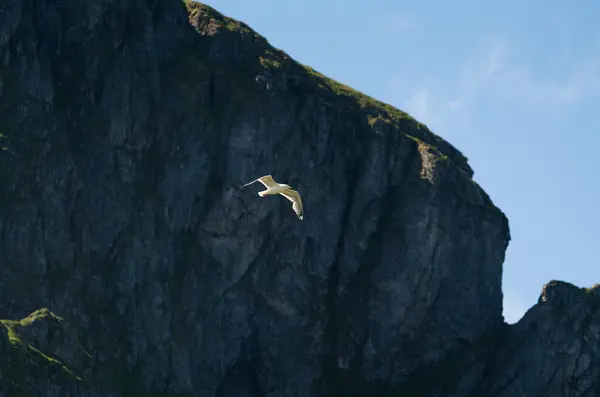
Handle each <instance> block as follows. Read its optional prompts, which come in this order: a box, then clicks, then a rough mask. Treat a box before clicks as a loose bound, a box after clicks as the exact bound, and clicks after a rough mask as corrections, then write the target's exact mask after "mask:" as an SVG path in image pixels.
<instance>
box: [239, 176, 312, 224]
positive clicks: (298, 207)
mask: <svg viewBox="0 0 600 397" xmlns="http://www.w3.org/2000/svg"><path fill="white" fill-rule="evenodd" d="M254 182H260V183H262V184H263V185H264V186H265V187H266V188H267V190H263V191H262V192H258V195H259V196H260V197H265V196H268V195H273V194H281V195H282V196H283V197H285V198H286V199H288V200H290V201H291V202H292V203H293V205H292V208H293V209H294V212H296V215H297V216H298V219H303V218H304V212H303V210H302V199H300V195H299V194H298V192H297V191H295V190H292V187H291V186H290V185H286V184H285V183H277V182H275V181H274V180H273V177H272V176H271V175H265V176H263V177H260V178H258V179H255V180H253V181H252V182H250V183H246V184H245V185H244V186H243V187H246V186H248V185H251V184H253V183H254Z"/></svg>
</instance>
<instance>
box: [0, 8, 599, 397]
mask: <svg viewBox="0 0 600 397" xmlns="http://www.w3.org/2000/svg"><path fill="white" fill-rule="evenodd" d="M0 133H2V137H3V139H2V147H4V148H5V150H2V151H0V252H2V255H1V256H0V318H6V319H12V320H13V322H12V323H11V322H6V321H5V322H4V323H3V324H5V325H6V324H9V325H10V324H13V325H14V323H15V322H14V320H15V319H19V318H23V317H25V316H27V315H29V314H30V313H32V312H34V311H35V310H37V309H39V308H48V309H49V310H50V311H51V312H48V313H50V314H51V313H55V314H56V315H57V316H60V317H61V318H62V319H64V322H65V323H68V324H69V331H64V330H63V331H61V333H59V334H60V335H63V334H65V333H72V334H73V335H77V336H78V338H77V345H78V346H79V347H80V348H81V349H83V350H84V351H85V352H88V354H89V357H88V356H87V355H86V354H83V355H81V354H75V353H70V354H60V355H59V356H60V360H59V361H60V362H62V363H64V364H65V365H66V366H67V367H68V368H73V371H75V372H76V373H77V376H76V377H75V378H74V377H73V376H71V377H69V376H67V375H65V374H64V373H63V372H61V371H59V373H60V374H62V375H61V376H62V377H61V378H60V380H57V379H55V375H53V372H49V371H51V370H50V369H44V370H40V371H38V370H37V368H42V369H43V366H41V365H38V364H39V363H38V364H36V365H30V366H31V368H32V370H31V371H29V370H28V369H27V368H29V367H28V364H27V363H28V362H29V361H31V360H33V358H32V357H34V358H35V359H39V357H38V356H39V354H38V355H37V356H36V354H37V353H36V352H35V351H33V353H32V350H31V349H30V348H29V347H27V346H30V347H33V348H34V349H37V350H39V351H41V352H42V353H43V354H44V355H46V356H48V357H54V356H53V354H56V349H57V348H56V347H55V346H57V345H56V343H57V342H56V338H50V337H49V336H48V334H44V333H43V332H42V334H41V336H38V338H37V339H35V340H33V341H31V342H27V343H25V344H19V343H16V344H15V343H11V342H10V326H5V327H4V328H5V331H6V332H4V333H3V332H0V348H1V349H2V350H0V354H1V355H2V356H3V357H12V356H13V355H14V357H16V358H15V360H17V361H18V362H19V363H22V365H21V364H20V365H21V367H19V368H22V370H20V372H18V374H20V375H19V376H21V375H22V377H23V378H20V377H19V376H16V375H15V376H13V375H14V372H10V371H12V369H14V368H15V367H14V365H13V364H11V363H10V362H8V361H6V360H8V359H6V360H5V361H0V396H3V395H2V393H5V395H7V396H11V397H12V396H13V395H15V396H16V395H18V396H23V397H26V396H29V395H32V396H44V397H45V396H55V395H56V396H59V395H60V396H94V397H95V396H112V395H114V396H180V397H181V396H202V397H204V396H206V397H209V396H216V397H239V396H248V397H263V396H264V397H267V396H268V397H288V396H289V397H292V396H298V397H304V396H312V397H323V396H338V395H340V396H341V395H343V396H349V397H351V396H400V395H410V396H414V395H423V396H427V395H431V396H434V395H439V396H452V395H463V396H488V395H489V396H496V395H498V396H509V395H532V396H533V395H542V394H539V393H547V394H543V395H549V396H555V395H556V396H559V395H565V394H564V391H565V390H568V394H566V395H568V396H595V395H598V394H597V393H598V388H599V386H598V384H599V381H598V376H597V364H598V351H597V349H596V350H594V347H593V346H592V345H593V343H594V341H596V345H595V346H598V344H597V340H598V314H597V313H598V308H597V305H595V302H596V301H595V300H594V298H590V297H591V296H595V295H589V296H590V297H588V298H586V299H585V300H583V301H581V302H579V301H578V303H576V304H575V303H573V304H575V305H579V306H577V307H579V308H580V310H576V309H572V306H570V305H571V303H569V302H572V301H571V300H569V299H570V298H568V297H569V296H570V295H569V292H568V291H566V290H565V291H566V292H565V291H561V290H556V289H549V290H548V291H555V292H548V293H547V294H546V293H545V294H544V296H546V295H547V296H554V297H553V298H551V299H550V301H552V302H563V301H564V302H566V303H561V305H564V307H565V308H567V309H565V310H566V312H567V313H569V312H570V313H571V315H570V316H571V317H560V315H556V316H558V317H553V316H551V315H550V313H549V312H552V310H551V309H549V308H551V307H553V306H552V303H548V302H542V303H540V304H538V306H536V307H535V308H533V309H532V310H531V311H530V312H529V313H528V314H527V316H526V317H525V319H524V320H522V321H521V322H520V323H519V324H518V325H515V326H511V327H508V326H506V324H504V321H503V318H502V291H501V275H502V263H503V261H504V255H505V250H506V248H507V245H508V242H509V240H510V234H509V229H508V221H507V219H506V217H505V216H504V214H503V213H502V212H501V211H500V210H499V209H498V208H497V207H496V206H495V205H494V204H493V203H492V201H491V200H490V198H489V197H488V196H487V194H486V193H485V192H484V191H483V190H482V189H481V188H480V187H479V186H478V185H477V184H476V183H475V182H474V181H473V180H472V176H473V171H472V170H471V168H470V167H469V165H468V163H467V159H466V158H465V157H464V156H463V155H462V154H461V153H460V152H459V151H458V150H457V149H456V148H454V147H453V146H452V145H451V144H450V143H448V142H446V141H444V140H443V139H442V138H440V137H438V136H437V135H435V134H433V133H432V132H430V131H429V130H428V129H427V127H425V126H424V125H422V124H420V123H418V122H417V121H415V120H414V119H412V118H411V117H410V116H408V115H407V114H405V113H403V112H401V111H399V110H397V109H394V108H392V107H391V106H389V105H386V104H383V103H380V102H378V101H375V100H374V99H372V98H369V97H366V96H364V95H362V94H360V93H358V92H356V91H354V90H352V89H351V88H349V87H346V86H343V85H341V84H339V83H337V82H335V81H333V80H331V79H329V78H327V77H325V76H322V75H320V74H319V73H318V72H316V71H314V70H312V69H311V68H309V67H307V66H304V65H301V64H299V63H297V62H296V61H294V60H293V59H292V58H290V57H289V56H288V55H287V54H285V53H283V52H281V51H279V50H277V49H275V48H273V47H271V46H270V45H269V44H268V42H267V41H266V40H265V39H264V38H263V37H261V36H260V35H258V34H257V33H255V32H254V31H252V30H251V29H250V28H249V27H248V26H246V25H245V24H243V23H241V22H239V21H235V20H232V19H229V18H227V17H224V16H223V15H221V14H219V13H218V12H217V11H215V10H213V9H212V8H210V7H207V6H204V5H202V4H199V3H186V4H184V3H181V2H179V1H158V0H154V1H152V0H147V1H141V0H120V1H116V0H114V1H113V0H101V1H94V2H82V1H75V0H64V1H62V2H54V1H50V0H38V1H36V2H33V1H28V0H4V1H2V3H0ZM264 174H272V175H273V176H274V178H275V179H276V180H277V181H279V182H283V183H288V184H290V185H292V186H293V187H294V188H295V189H296V190H298V191H299V192H300V194H301V195H302V197H303V202H304V208H305V218H304V220H303V221H299V220H298V219H297V218H296V216H295V214H294V213H293V211H292V209H291V208H290V205H289V202H288V201H287V200H285V199H284V198H281V197H267V198H264V199H263V198H259V197H258V196H257V195H256V192H257V191H258V186H257V185H252V186H250V187H247V188H245V189H241V185H242V184H244V183H246V182H249V181H251V180H253V179H255V178H257V177H259V176H262V175H264ZM573 288H574V287H573ZM552 294H554V295H552ZM586 296H587V295H586ZM561 297H562V298H561ZM559 306H560V305H559ZM582 311H584V312H585V313H588V314H586V315H585V316H583V314H582ZM594 313H596V314H594ZM565 316H566V314H565ZM594 316H595V317H594ZM45 318H46V319H47V320H44V321H52V320H51V318H53V317H52V316H50V315H49V314H48V315H47V316H46V317H45ZM587 319H593V321H592V320H590V321H589V322H587ZM578 320H581V322H580V323H578V324H579V328H577V330H571V331H570V330H569V329H567V328H568V325H573V324H575V323H576V321H578ZM553 321H557V322H559V323H560V324H562V328H561V327H559V328H557V329H559V330H561V331H553V330H554V329H555V327H553V324H554V322H553ZM536 324H537V325H536ZM594 324H595V325H594ZM573 326H574V325H573ZM28 327H29V328H28ZM28 327H26V329H31V326H28ZM536 327H537V328H536ZM60 329H63V328H60ZM536 329H537V330H539V331H536ZM583 329H586V330H588V331H586V332H587V333H585V332H583V331H581V330H583ZM544 330H545V331H544ZM0 331H2V327H0ZM28 332H29V331H28ZM538 332H541V333H539V334H538ZM540 335H541V336H540ZM586 335H587V336H586ZM538 337H540V338H541V339H539V340H538V339H536V338H538ZM61 338H62V339H60V340H63V341H65V340H66V341H67V342H60V343H59V344H58V346H63V347H62V349H63V350H65V349H66V350H69V349H71V350H69V351H72V352H75V351H78V350H77V349H75V347H76V346H75V345H74V343H75V342H74V339H72V338H71V339H69V338H67V337H66V336H64V335H63V336H61ZM584 338H588V339H589V341H587V339H584ZM594 338H596V339H594ZM13 339H14V338H13ZM13 341H14V340H13ZM501 344H506V346H509V347H510V348H507V349H499V348H498V346H501ZM65 346H66V347H65ZM68 346H70V347H68ZM502 346H504V345H502ZM523 346H528V348H527V349H526V348H524V347H523ZM563 346H570V347H569V348H568V349H567V350H568V351H569V352H571V354H573V358H572V359H571V360H570V361H566V360H563V359H559V358H558V357H559V353H558V352H559V351H562V350H560V349H562V348H563ZM540 349H546V350H548V349H550V350H551V349H555V351H556V352H557V353H556V357H557V358H555V359H552V360H545V359H543V354H544V353H543V352H542V353H541V354H542V355H541V356H540ZM569 349H570V350H569ZM61 351H62V350H61ZM548 351H549V350H548ZM552 351H554V350H552ZM34 353H35V354H34ZM523 354H526V357H529V356H530V355H533V356H534V357H537V358H536V359H534V360H533V361H531V362H530V361H528V360H529V359H528V358H524V356H523ZM536 354H537V355H538V356H535V355H536ZM561 354H562V353H561ZM83 357H86V358H83ZM580 357H585V358H580ZM36 363H37V361H36ZM11 368H12V369H11ZM52 368H54V367H52ZM590 368H592V369H590ZM32 371H33V372H32ZM52 371H54V369H52ZM594 371H596V372H594ZM9 373H11V374H13V375H11V376H8V375H7V374H9ZM542 373H543V376H541V375H540V374H542ZM514 374H526V375H523V379H521V378H520V375H519V376H518V377H519V379H520V380H519V381H518V382H517V381H514V380H513V379H514V376H515V375H514ZM567 376H570V377H575V378H576V379H577V381H576V385H575V383H567ZM594 376H595V378H594ZM77 377H79V378H81V379H77ZM32 384H33V385H38V388H37V389H36V387H33V388H32V386H31V385H32ZM573 385H574V386H573ZM42 386H43V387H42ZM549 390H550V392H548V391H549ZM6 393H9V394H6ZM10 393H12V394H10ZM14 393H19V394H14ZM503 393H504V394H503ZM519 393H521V394H519ZM528 393H533V394H528ZM535 393H537V394H535ZM552 393H554V394H552ZM560 393H563V394H560ZM585 393H588V394H585ZM590 393H596V394H590Z"/></svg>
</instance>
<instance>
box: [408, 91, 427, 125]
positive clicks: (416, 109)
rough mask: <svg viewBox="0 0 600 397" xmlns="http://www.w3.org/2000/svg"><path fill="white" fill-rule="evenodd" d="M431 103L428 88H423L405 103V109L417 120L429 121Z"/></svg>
mask: <svg viewBox="0 0 600 397" xmlns="http://www.w3.org/2000/svg"><path fill="white" fill-rule="evenodd" d="M429 102H430V100H429V92H428V90H427V88H425V87H422V88H420V89H418V90H417V91H416V92H414V93H413V95H412V96H411V97H410V98H408V99H406V100H405V101H404V107H405V109H406V111H407V112H408V113H410V114H411V115H412V116H413V117H415V118H416V119H418V120H429V119H430V118H431V113H430V103H429Z"/></svg>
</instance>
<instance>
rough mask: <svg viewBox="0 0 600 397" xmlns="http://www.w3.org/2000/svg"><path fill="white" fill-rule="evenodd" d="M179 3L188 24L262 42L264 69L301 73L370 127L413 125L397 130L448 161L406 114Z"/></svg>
mask: <svg viewBox="0 0 600 397" xmlns="http://www.w3.org/2000/svg"><path fill="white" fill-rule="evenodd" d="M183 2H184V4H185V6H186V8H187V11H188V17H189V20H190V22H191V23H193V21H195V20H196V18H197V17H198V15H199V14H201V13H202V14H205V15H208V16H210V18H211V25H212V26H215V27H224V28H225V29H227V30H228V31H230V32H239V34H241V35H243V36H253V37H254V42H256V43H259V42H260V43H262V54H261V55H259V56H258V62H260V64H261V65H262V67H264V68H265V69H268V70H276V69H283V68H286V69H287V72H291V73H294V72H297V71H300V74H304V76H307V77H308V78H312V79H314V81H315V83H316V85H317V87H321V88H324V89H326V90H328V91H330V92H332V93H333V94H334V95H336V96H338V97H341V98H347V99H349V100H350V102H351V103H355V104H356V105H357V106H358V107H359V108H360V109H362V110H363V112H364V115H365V117H366V118H367V122H368V124H369V125H370V126H371V127H373V126H374V125H375V124H377V123H383V124H388V125H391V126H394V127H398V126H399V122H401V121H409V122H411V123H414V124H413V125H414V128H415V129H416V130H417V131H418V132H417V133H416V135H419V136H415V133H414V132H413V133H408V132H403V131H400V133H402V135H404V136H406V137H407V138H409V139H411V140H413V141H415V142H416V143H417V144H418V145H420V146H419V147H421V146H423V145H425V146H427V147H429V148H431V149H433V151H434V153H432V154H434V155H435V156H436V157H437V158H438V159H439V160H442V161H444V160H447V159H448V156H447V155H446V154H444V153H442V152H441V150H440V149H439V148H438V147H436V146H435V145H434V144H433V142H432V141H435V140H436V139H441V140H442V141H444V139H443V138H440V137H437V136H436V135H435V134H434V133H432V132H431V131H430V130H429V129H428V128H427V126H425V125H424V124H422V123H420V122H419V121H417V120H416V119H415V118H413V117H412V116H410V115H409V114H408V113H406V112H404V111H402V110H400V109H398V108H396V107H394V106H392V105H390V104H387V103H385V102H382V101H379V100H377V99H375V98H373V97H370V96H368V95H366V94H364V93H362V92H360V91H357V90H355V89H353V88H352V87H350V86H348V85H346V84H343V83H340V82H339V81H336V80H334V79H332V78H330V77H327V76H325V75H323V74H322V73H319V72H317V71H316V70H315V69H313V68H312V67H310V66H307V65H304V64H301V63H300V62H297V61H296V60H294V59H293V58H291V57H290V56H289V55H288V54H286V53H285V52H283V51H281V50H279V49H277V48H275V47H273V46H272V45H270V44H269V43H268V41H267V39H266V38H264V37H263V36H261V35H260V34H258V33H257V32H255V31H254V30H252V29H251V28H250V27H249V26H248V25H246V24H245V23H243V22H241V21H238V20H235V19H233V18H230V17H227V16H225V15H223V14H222V13H220V12H219V11H217V10H215V9H214V8H212V7H211V6H208V5H206V4H203V3H200V2H197V1H194V0H183ZM294 69H295V70H294ZM299 77H300V76H299ZM421 134H422V135H421ZM428 136H431V138H433V139H427V137H428ZM450 146H452V145H450ZM454 150H455V152H456V154H457V155H458V156H459V157H462V159H463V160H464V161H465V163H466V162H468V159H467V157H466V156H464V155H463V154H462V153H461V152H460V151H459V150H458V149H456V148H454Z"/></svg>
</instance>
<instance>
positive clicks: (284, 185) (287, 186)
mask: <svg viewBox="0 0 600 397" xmlns="http://www.w3.org/2000/svg"><path fill="white" fill-rule="evenodd" d="M281 186H283V187H285V188H288V189H291V188H292V187H291V186H290V185H286V184H285V183H284V184H282V185H281Z"/></svg>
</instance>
